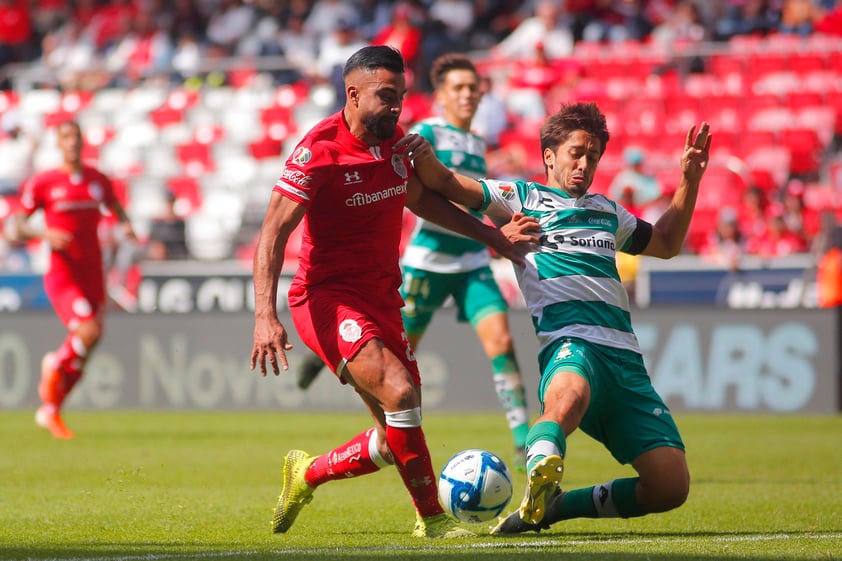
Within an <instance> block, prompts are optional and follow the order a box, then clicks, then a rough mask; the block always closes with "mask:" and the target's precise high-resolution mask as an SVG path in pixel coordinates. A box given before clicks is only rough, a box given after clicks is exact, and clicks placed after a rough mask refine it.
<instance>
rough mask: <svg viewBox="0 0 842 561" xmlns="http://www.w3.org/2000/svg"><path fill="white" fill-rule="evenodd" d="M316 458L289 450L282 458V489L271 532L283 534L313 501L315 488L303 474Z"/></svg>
mask: <svg viewBox="0 0 842 561" xmlns="http://www.w3.org/2000/svg"><path fill="white" fill-rule="evenodd" d="M315 459H316V458H315V457H313V456H310V455H309V454H308V453H307V452H303V451H301V450H290V451H289V452H287V455H286V456H285V457H284V470H283V477H284V487H283V489H281V496H280V497H278V505H277V506H276V507H275V511H274V513H273V516H272V532H274V533H275V534H283V533H284V532H286V531H287V530H289V529H290V527H291V526H292V523H293V522H295V518H296V517H297V516H298V513H299V512H301V509H302V508H304V506H305V505H307V504H308V503H309V502H310V501H312V500H313V491H315V490H316V489H315V487H310V485H308V484H307V480H306V479H304V474H305V473H306V472H307V468H309V467H310V464H312V463H313V461H314V460H315Z"/></svg>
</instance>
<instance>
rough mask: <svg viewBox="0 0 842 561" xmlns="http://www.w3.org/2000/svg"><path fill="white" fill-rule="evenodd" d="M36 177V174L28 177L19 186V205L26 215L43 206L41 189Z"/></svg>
mask: <svg viewBox="0 0 842 561" xmlns="http://www.w3.org/2000/svg"><path fill="white" fill-rule="evenodd" d="M38 177H39V176H37V175H36V176H33V177H30V178H29V179H27V180H26V181H24V182H23V185H21V188H20V206H21V208H22V209H23V212H24V213H26V215H27V216H30V215H31V214H32V213H33V212H35V211H36V210H38V209H39V208H43V207H44V200H43V196H42V192H43V189H42V188H41V187H40V182H39V181H38Z"/></svg>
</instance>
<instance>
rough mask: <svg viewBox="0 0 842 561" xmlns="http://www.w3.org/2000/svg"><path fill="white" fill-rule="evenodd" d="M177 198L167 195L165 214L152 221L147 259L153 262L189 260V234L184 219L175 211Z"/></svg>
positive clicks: (147, 244) (171, 194) (147, 245)
mask: <svg viewBox="0 0 842 561" xmlns="http://www.w3.org/2000/svg"><path fill="white" fill-rule="evenodd" d="M175 202H176V197H175V195H174V194H173V193H170V192H168V193H167V204H166V207H165V208H164V213H163V214H161V215H160V216H158V217H156V218H154V219H153V220H152V224H151V226H150V230H149V240H148V241H147V243H146V258H147V259H150V260H152V261H164V260H167V259H189V258H190V252H189V250H188V248H187V233H186V225H185V222H184V218H182V217H181V216H179V215H178V214H177V213H176V211H175Z"/></svg>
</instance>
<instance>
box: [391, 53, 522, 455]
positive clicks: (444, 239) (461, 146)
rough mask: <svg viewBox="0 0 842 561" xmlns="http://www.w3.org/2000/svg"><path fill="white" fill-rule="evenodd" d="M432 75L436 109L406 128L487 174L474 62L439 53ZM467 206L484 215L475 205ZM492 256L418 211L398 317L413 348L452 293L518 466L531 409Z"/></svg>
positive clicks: (448, 162)
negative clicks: (475, 126) (474, 127)
mask: <svg viewBox="0 0 842 561" xmlns="http://www.w3.org/2000/svg"><path fill="white" fill-rule="evenodd" d="M430 82H431V83H432V84H433V88H434V90H435V92H434V96H435V102H436V104H437V105H438V106H439V107H440V108H441V111H442V114H441V116H435V117H429V118H427V119H424V120H423V121H420V122H419V123H417V124H416V125H415V126H413V127H412V128H411V129H410V131H409V132H410V133H416V134H419V135H421V136H423V137H424V138H426V139H427V140H428V141H429V142H430V144H431V145H432V147H433V150H434V151H435V154H436V156H437V157H438V159H439V160H440V161H441V162H442V163H443V164H444V165H445V166H447V167H448V168H450V169H452V170H454V171H457V172H459V173H460V174H463V175H466V176H468V177H473V178H480V177H485V176H486V172H487V168H486V163H485V154H486V142H485V140H484V139H483V138H482V137H480V136H478V135H476V134H474V133H472V132H471V121H472V120H473V118H474V115H475V114H476V112H477V107H478V106H479V102H480V98H481V97H482V93H481V91H480V77H479V73H478V72H477V69H476V67H475V66H474V64H473V62H471V60H470V59H469V58H468V57H467V56H465V55H463V54H457V53H448V54H444V55H442V56H440V57H438V58H437V59H436V60H435V61H433V64H432V66H431V69H430ZM471 214H473V215H474V217H475V218H477V219H478V220H482V219H483V216H482V214H480V213H478V212H475V211H473V212H471ZM490 262H491V255H490V253H489V251H488V248H486V247H485V246H484V245H482V244H480V243H478V242H476V241H474V240H472V239H468V238H466V237H464V236H460V235H459V234H456V233H454V232H452V231H449V230H445V229H444V228H441V227H440V226H438V225H436V224H433V223H431V222H429V221H426V220H423V219H420V218H419V219H418V221H417V223H416V227H415V230H414V232H413V234H412V237H411V238H410V240H409V243H408V245H407V246H406V249H405V250H404V252H403V257H402V259H401V266H402V268H403V283H402V284H401V296H403V299H404V301H405V305H404V308H403V310H402V312H403V323H404V328H405V329H406V333H407V335H408V336H409V342H410V344H411V345H412V348H413V349H417V348H418V343H419V342H420V340H421V338H422V336H423V335H424V332H425V331H426V330H427V327H428V326H429V325H430V321H431V320H432V319H433V314H434V313H435V311H436V310H437V309H439V308H441V307H442V306H443V305H444V303H445V301H446V300H447V299H448V298H449V297H451V296H452V297H453V300H454V302H455V304H456V306H457V308H458V318H459V321H467V322H470V324H471V327H473V328H474V330H475V331H476V334H477V337H478V338H479V340H480V343H481V344H482V348H483V351H484V352H485V354H486V356H488V358H489V360H490V361H491V365H492V370H493V373H494V389H495V391H496V392H497V397H498V399H499V400H500V403H501V405H502V406H503V409H504V411H505V412H506V420H507V422H508V425H509V429H510V430H511V431H512V438H513V440H514V446H515V454H516V457H515V462H514V466H513V467H515V468H517V469H521V470H522V469H525V446H526V434H527V432H528V431H529V424H528V423H529V413H528V411H527V407H526V397H525V393H524V387H523V380H522V378H521V373H520V369H519V368H518V363H517V360H516V358H515V350H514V344H513V341H512V335H511V333H510V332H509V321H508V317H507V315H506V310H507V306H506V300H505V299H504V298H503V295H502V294H501V292H500V288H499V287H498V286H497V282H496V281H495V280H494V275H493V274H492V272H491V267H490V266H489V265H490Z"/></svg>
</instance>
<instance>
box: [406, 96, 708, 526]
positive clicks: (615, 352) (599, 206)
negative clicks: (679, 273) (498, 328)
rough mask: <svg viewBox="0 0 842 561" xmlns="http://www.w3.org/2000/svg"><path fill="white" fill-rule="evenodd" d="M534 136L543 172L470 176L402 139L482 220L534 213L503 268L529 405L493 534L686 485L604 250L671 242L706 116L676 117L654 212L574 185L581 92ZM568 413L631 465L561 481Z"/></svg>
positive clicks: (593, 132)
mask: <svg viewBox="0 0 842 561" xmlns="http://www.w3.org/2000/svg"><path fill="white" fill-rule="evenodd" d="M540 137H541V150H542V156H543V160H544V166H545V169H546V173H547V185H541V184H538V183H534V182H525V181H510V182H504V181H495V180H490V179H487V180H482V181H476V180H474V179H472V178H469V177H466V176H462V175H458V174H454V173H453V172H452V171H450V170H448V169H447V168H445V167H444V166H442V165H441V164H440V163H439V161H438V159H437V158H436V155H435V153H434V152H433V150H432V149H431V147H430V146H429V145H427V144H425V143H423V141H420V139H418V138H414V139H409V140H407V141H406V142H407V146H408V150H409V151H410V153H411V154H412V156H413V160H414V166H415V169H416V172H417V174H418V177H419V178H420V179H421V180H422V181H423V182H424V183H425V184H426V185H434V186H437V188H439V186H441V192H442V194H444V195H445V196H446V197H447V198H449V199H451V200H453V201H454V202H457V203H460V204H463V205H466V206H468V207H469V208H473V209H477V210H481V211H482V212H483V213H485V214H486V215H487V216H489V217H490V218H491V219H492V221H493V222H494V223H495V224H498V225H502V224H504V223H508V222H509V221H510V220H511V221H512V222H513V223H517V221H518V220H521V221H534V222H535V224H536V225H537V226H539V227H540V232H539V236H538V241H537V243H536V244H535V245H534V246H533V247H532V248H531V249H530V250H529V252H528V254H527V255H526V256H525V259H524V261H525V266H523V267H516V273H517V276H518V283H519V284H520V287H521V291H522V292H523V295H524V298H525V299H526V304H527V307H528V308H529V312H530V315H531V316H532V318H533V323H534V325H535V332H536V335H537V336H538V339H539V346H540V351H539V355H538V363H539V365H540V368H541V373H542V375H541V382H540V385H539V398H540V401H541V408H542V411H541V415H540V416H539V417H538V419H537V420H536V422H535V424H533V425H532V427H531V428H530V430H529V435H528V437H527V472H528V476H527V489H526V492H525V494H524V498H523V501H522V502H521V505H520V508H519V509H518V510H516V511H514V512H512V513H511V514H510V515H508V516H507V517H505V518H503V519H501V520H500V522H499V523H498V524H497V525H496V526H495V527H494V528H492V530H491V532H492V533H493V534H514V533H519V532H524V531H527V530H540V529H542V528H547V527H549V525H550V524H552V523H554V522H557V521H559V520H566V519H570V518H578V517H590V518H597V517H617V516H619V517H623V518H629V517H634V516H642V515H644V514H648V513H653V512H664V511H667V510H671V509H673V508H677V507H678V506H680V505H682V504H683V503H684V501H685V500H686V498H687V494H688V492H689V488H690V475H689V471H688V468H687V461H686V458H685V454H684V444H683V442H682V441H681V436H680V435H679V433H678V428H677V427H676V425H675V422H674V421H673V419H672V416H671V415H670V412H669V409H668V408H667V407H666V405H665V404H664V402H663V400H662V399H661V397H660V396H659V395H658V394H657V392H655V390H654V388H653V387H652V383H651V381H650V379H649V375H648V374H647V372H646V368H645V366H644V363H643V358H642V356H641V353H640V347H639V345H638V342H637V337H636V336H635V334H634V331H633V330H632V325H631V316H630V313H629V301H628V295H627V294H626V291H625V289H624V288H623V286H622V284H621V282H620V278H619V275H618V273H617V266H616V260H615V259H616V251H623V252H626V253H630V254H642V255H650V256H653V257H660V258H664V259H667V258H670V257H674V256H675V255H677V254H678V253H679V252H680V251H681V247H682V245H683V243H684V238H685V237H686V235H687V229H688V227H689V225H690V220H691V218H692V216H693V209H694V207H695V204H696V197H697V195H698V190H699V185H700V183H701V179H702V175H703V174H704V172H705V169H706V168H707V163H708V158H709V153H710V144H711V136H710V134H709V127H708V124H707V123H702V125H701V127H700V128H699V130H698V133H697V131H696V127H695V126H694V127H691V128H690V130H689V131H688V133H687V138H686V141H685V145H684V152H683V154H682V156H681V178H680V181H679V184H678V189H677V191H676V193H675V195H674V196H673V199H672V202H671V204H670V206H669V207H668V209H667V210H666V211H665V212H664V214H663V215H662V216H661V217H660V218H659V219H658V220H657V221H656V222H655V223H654V224H650V223H648V222H646V221H643V220H641V219H638V218H635V217H634V216H633V215H632V214H631V213H629V212H628V211H627V210H625V209H624V208H623V207H622V206H620V205H618V204H617V203H616V202H614V201H611V200H609V199H607V198H606V197H604V196H602V195H589V194H588V189H589V188H590V186H591V183H592V181H593V177H594V174H595V172H596V169H597V165H598V164H599V160H600V158H601V157H602V155H603V153H604V152H605V148H606V144H607V142H608V139H609V133H608V129H607V126H606V123H605V116H604V115H603V114H602V112H600V110H599V108H598V107H597V106H596V105H595V104H593V103H574V104H570V105H564V106H562V108H561V109H560V110H559V112H558V113H556V114H554V115H551V116H549V117H548V118H547V119H546V120H545V121H544V124H543V126H542V127H541V133H540ZM419 143H420V145H419ZM578 427H581V428H582V430H583V431H585V432H586V433H587V434H589V435H590V436H592V437H593V438H595V439H596V440H598V441H599V442H601V443H603V444H604V445H605V447H606V448H607V449H608V450H609V452H611V454H612V455H613V456H614V458H615V459H617V461H619V462H620V463H623V464H631V465H632V467H633V468H634V469H635V471H636V472H637V474H638V477H629V478H621V479H615V480H613V481H610V482H608V483H604V484H602V485H595V486H593V487H587V488H583V489H575V490H572V491H568V492H566V493H565V492H562V491H561V489H560V483H561V478H562V474H563V465H564V462H563V460H564V457H565V453H566V438H567V437H568V436H569V435H570V434H571V433H572V432H573V431H574V430H576V428H578Z"/></svg>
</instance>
